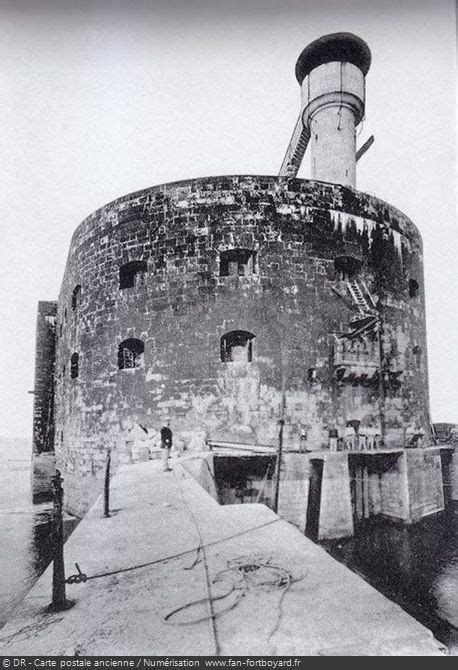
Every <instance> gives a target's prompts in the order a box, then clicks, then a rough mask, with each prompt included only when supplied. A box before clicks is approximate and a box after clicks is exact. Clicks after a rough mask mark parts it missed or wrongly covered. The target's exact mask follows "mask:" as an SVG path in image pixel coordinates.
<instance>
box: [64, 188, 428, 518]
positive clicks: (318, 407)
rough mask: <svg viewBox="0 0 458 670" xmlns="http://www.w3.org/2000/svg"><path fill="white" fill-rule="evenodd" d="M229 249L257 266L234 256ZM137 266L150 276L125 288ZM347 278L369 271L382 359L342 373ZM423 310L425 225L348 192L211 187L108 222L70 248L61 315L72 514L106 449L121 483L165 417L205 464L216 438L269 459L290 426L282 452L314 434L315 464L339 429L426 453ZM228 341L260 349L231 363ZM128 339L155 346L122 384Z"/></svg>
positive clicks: (361, 351) (354, 356)
mask: <svg viewBox="0 0 458 670" xmlns="http://www.w3.org/2000/svg"><path fill="white" fill-rule="evenodd" d="M348 245H350V246H348ZM350 248H351V249H352V251H351V253H350V251H349V249H350ZM231 249H232V250H234V249H241V250H243V254H242V256H243V258H244V259H245V261H246V262H245V263H241V264H239V265H237V263H236V262H233V256H231V254H229V255H227V254H226V256H224V252H227V251H228V250H231ZM348 254H350V256H348ZM347 257H348V258H350V260H351V259H352V258H353V257H354V258H356V260H355V261H354V263H350V262H349V261H348V263H347V262H346V261H345V258H347ZM337 258H338V259H339V261H338V263H335V260H336V259H337ZM231 259H232V260H231ZM342 259H344V261H345V262H343V261H342ZM132 261H141V262H143V263H146V272H139V273H138V274H136V275H135V278H134V282H133V286H132V287H131V288H123V289H120V288H119V275H120V268H121V266H123V265H125V264H126V263H129V262H132ZM347 266H348V267H358V268H360V269H359V270H358V275H357V278H358V280H359V281H361V282H364V285H365V286H366V287H367V289H368V291H369V294H370V296H372V298H373V300H374V302H375V304H376V306H377V310H378V313H379V314H380V316H381V320H382V323H383V326H382V330H383V333H382V338H381V347H380V348H379V347H378V346H375V345H374V335H372V336H371V337H367V336H364V337H363V338H362V339H361V344H360V346H359V345H358V346H356V345H355V347H353V348H351V347H350V349H348V348H347V349H346V350H345V352H344V353H343V354H342V353H341V354H340V355H341V358H337V359H335V355H334V348H335V343H336V338H337V340H338V339H339V337H340V336H341V335H343V334H344V333H347V332H348V331H349V328H350V325H349V324H350V322H352V321H354V320H355V319H357V318H358V316H360V314H359V311H358V308H357V306H356V305H355V303H354V302H352V299H351V296H350V295H349V292H348V287H347V284H346V282H345V281H344V280H343V279H342V268H344V269H345V267H347ZM138 267H142V265H141V264H140V265H138ZM411 279H414V280H415V282H416V285H417V286H418V290H417V293H416V294H415V295H413V296H411V293H412V285H411V284H409V281H410V280H411ZM123 281H125V277H124V279H123ZM409 286H410V288H409ZM79 287H80V288H79ZM413 293H415V291H413ZM423 293H424V291H423V269H422V244H421V239H420V235H419V233H418V231H417V229H416V228H415V226H414V225H413V224H412V222H411V221H409V219H407V217H405V216H404V215H403V214H402V213H401V212H399V211H398V210H396V209H395V208H393V207H391V206H390V205H388V204H386V203H384V202H383V201H381V200H378V199H377V198H375V197H373V196H370V195H366V194H363V193H359V192H357V191H354V190H353V189H351V188H345V187H342V186H339V185H332V184H327V183H322V182H313V181H306V180H299V179H291V180H286V179H279V178H276V177H261V176H253V177H251V176H243V177H242V176H230V177H212V178H208V179H195V180H189V181H185V182H177V183H174V184H166V185H163V186H157V187H153V188H150V189H146V190H144V191H140V192H137V193H133V194H130V195H127V196H124V197H122V198H120V199H118V200H116V201H114V202H113V203H110V204H108V205H106V206H105V207H103V208H101V209H100V210H98V211H97V212H95V213H94V214H92V215H91V216H89V217H88V218H87V219H86V220H85V221H84V222H83V223H82V224H81V225H80V226H79V228H78V229H77V230H76V232H75V234H74V236H73V240H72V244H71V248H70V253H69V257H68V261H67V267H66V270H65V275H64V279H63V284H62V289H61V292H60V296H59V303H58V317H57V318H58V327H57V332H58V336H59V337H58V343H57V358H56V396H55V398H56V437H57V439H56V454H57V460H58V464H59V465H60V466H61V467H62V468H63V469H64V470H65V471H66V472H65V473H64V476H65V477H66V485H67V489H66V491H67V501H68V505H69V506H70V507H71V508H72V509H73V511H78V510H79V511H84V508H85V507H87V504H88V500H87V499H86V498H87V496H86V494H80V492H81V491H83V490H84V491H87V492H90V491H91V482H92V481H93V480H94V479H97V478H98V477H99V473H100V470H101V469H102V468H103V464H104V462H105V455H106V451H107V449H108V448H110V449H111V450H112V454H113V461H112V462H113V467H114V468H116V467H117V462H118V460H119V459H121V460H126V455H125V451H126V440H127V438H128V431H129V430H130V429H131V427H132V425H133V424H138V425H140V426H144V427H146V428H147V429H148V430H151V429H156V430H157V429H158V428H159V427H160V426H161V424H162V422H163V421H164V419H165V418H166V417H170V418H171V423H172V428H173V429H174V433H175V435H176V436H177V437H180V438H181V439H182V440H183V441H184V443H185V444H186V446H190V445H191V443H192V445H194V444H197V445H198V448H202V446H203V445H204V443H205V438H207V437H211V438H213V439H218V438H219V439H225V440H233V441H239V442H244V443H259V444H272V445H275V444H276V441H277V433H278V419H279V417H280V415H281V412H282V411H283V413H284V419H285V427H284V442H285V448H286V449H288V448H291V447H296V448H297V447H298V446H299V443H300V440H301V436H302V435H304V433H305V434H306V435H307V448H308V449H312V450H322V449H328V448H329V432H330V430H334V431H336V434H337V435H338V436H339V437H341V436H344V435H345V430H346V425H347V422H348V421H349V420H357V421H359V422H360V432H364V431H363V428H366V427H367V428H368V429H370V430H371V431H372V433H371V434H372V435H375V436H377V435H378V437H377V439H380V436H381V435H383V433H385V443H386V444H388V445H389V446H402V445H404V444H405V443H406V441H410V440H411V439H418V435H426V436H428V434H429V425H430V420H429V401H428V380H427V368H426V340H425V328H424V299H423ZM352 327H353V326H352ZM353 328H354V327H353ZM231 331H243V332H245V333H248V335H250V336H254V337H252V338H251V339H250V344H249V347H250V350H249V357H251V362H248V361H247V359H246V358H245V362H243V361H242V360H233V361H227V360H222V357H223V346H222V345H223V341H225V340H224V337H223V336H225V335H227V334H228V333H230V332H231ZM132 338H136V339H138V340H141V341H142V342H143V343H144V351H143V353H141V355H140V356H139V363H140V365H139V367H137V368H132V369H121V370H120V369H118V361H119V351H118V348H119V345H120V344H121V342H124V341H126V340H128V339H132ZM222 338H223V340H222ZM224 346H226V345H224ZM247 347H248V345H247ZM224 351H226V350H224ZM234 351H235V350H234ZM246 351H248V348H246ZM242 353H243V352H242ZM74 354H78V357H77V361H78V376H74V377H72V370H74V366H73V367H72V365H71V357H72V355H74ZM224 355H226V353H224ZM246 355H248V354H246ZM342 355H345V357H346V359H342ZM377 356H379V357H378V358H377ZM349 357H350V358H349ZM347 359H348V360H347ZM350 359H351V360H350ZM336 360H337V361H338V363H337V364H336ZM345 366H347V367H345ZM380 367H381V368H382V370H383V382H382V383H380V380H379V379H378V377H377V375H378V372H377V371H378V370H379V369H380ZM342 368H345V369H344V371H343V372H342V373H339V374H341V377H340V379H339V376H338V375H337V370H338V369H339V370H342ZM355 370H356V371H357V374H356V372H355ZM368 371H369V372H368ZM381 387H383V388H381ZM283 396H284V399H282V398H283ZM282 405H283V410H282ZM415 436H417V437H415ZM374 439H375V438H374ZM94 490H95V489H94ZM83 499H84V500H83Z"/></svg>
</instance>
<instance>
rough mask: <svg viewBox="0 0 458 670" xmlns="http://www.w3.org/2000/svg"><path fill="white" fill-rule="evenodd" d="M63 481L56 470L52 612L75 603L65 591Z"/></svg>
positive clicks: (54, 481)
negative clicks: (68, 597) (68, 598)
mask: <svg viewBox="0 0 458 670" xmlns="http://www.w3.org/2000/svg"><path fill="white" fill-rule="evenodd" d="M63 481H64V480H63V479H62V477H61V476H60V471H59V470H56V474H55V475H54V477H53V478H52V480H51V484H52V489H53V502H54V519H53V535H54V540H55V543H56V547H55V551H54V559H53V564H52V603H51V604H50V605H49V607H48V608H47V609H48V610H49V611H52V612H60V611H62V610H67V609H69V608H70V607H72V606H73V605H74V602H73V601H72V600H67V598H66V593H65V565H64V524H63V518H62V502H63V497H64V490H63V488H62V482H63Z"/></svg>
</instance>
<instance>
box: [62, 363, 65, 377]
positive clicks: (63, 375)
mask: <svg viewBox="0 0 458 670" xmlns="http://www.w3.org/2000/svg"><path fill="white" fill-rule="evenodd" d="M62 377H65V365H63V366H62Z"/></svg>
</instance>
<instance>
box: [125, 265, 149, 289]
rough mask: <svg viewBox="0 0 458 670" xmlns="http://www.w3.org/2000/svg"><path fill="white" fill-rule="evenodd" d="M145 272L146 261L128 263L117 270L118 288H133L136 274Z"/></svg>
mask: <svg viewBox="0 0 458 670" xmlns="http://www.w3.org/2000/svg"><path fill="white" fill-rule="evenodd" d="M143 272H146V261H130V262H129V263H126V264H125V265H121V267H120V268H119V288H120V289H123V288H133V287H134V286H135V278H136V276H137V275H138V274H142V273H143Z"/></svg>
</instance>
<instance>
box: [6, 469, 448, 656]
mask: <svg viewBox="0 0 458 670" xmlns="http://www.w3.org/2000/svg"><path fill="white" fill-rule="evenodd" d="M173 465H174V470H173V471H172V472H162V470H161V468H160V464H159V463H157V462H155V461H150V462H147V463H139V464H137V465H129V466H124V467H123V468H122V469H121V471H120V472H119V474H118V475H117V476H116V477H115V478H114V480H113V482H112V490H111V508H112V510H113V514H112V516H111V517H110V518H108V519H105V518H103V514H102V503H101V501H99V502H98V503H96V505H95V506H94V507H93V509H92V510H91V511H90V512H89V514H88V515H87V516H86V517H85V518H84V520H83V521H82V522H81V523H80V524H79V526H78V527H77V529H76V530H75V532H74V533H73V535H72V536H71V537H70V539H69V540H68V542H67V543H66V545H65V559H66V574H67V575H70V574H73V573H75V572H76V570H75V567H74V564H75V562H76V563H78V564H79V566H80V568H81V570H82V571H83V572H84V573H85V574H86V575H87V576H88V577H90V578H91V577H94V576H96V575H100V574H101V573H106V572H115V574H111V575H108V576H103V577H99V578H96V579H89V580H88V581H86V582H85V583H82V584H72V585H69V586H68V587H67V593H68V597H69V598H70V599H72V600H74V601H75V604H74V606H73V608H72V609H69V610H67V611H65V612H59V613H52V614H50V613H47V612H46V611H45V608H46V606H47V605H48V604H49V602H50V597H51V574H52V570H51V568H49V569H48V570H47V571H46V572H45V574H44V575H43V576H42V577H41V578H40V580H39V581H38V582H37V584H36V585H35V586H34V588H33V589H32V590H31V591H30V592H29V594H28V596H27V597H26V599H25V600H24V602H23V603H22V605H21V607H20V608H19V609H18V611H17V612H16V614H15V616H14V617H13V619H12V620H11V621H10V622H9V623H8V624H7V625H6V626H5V627H4V628H3V630H2V631H0V653H1V654H5V655H6V654H8V655H14V654H16V655H19V654H35V655H38V654H42V655H74V654H77V653H79V654H88V655H114V654H116V655H122V654H133V655H211V654H220V655H258V654H259V655H261V654H262V655H264V654H272V655H309V656H315V655H385V656H387V655H422V656H426V655H431V656H435V655H441V654H442V653H443V650H442V647H441V645H440V644H439V643H438V642H436V641H435V640H434V638H433V637H432V635H431V633H430V632H429V631H428V630H427V629H426V628H424V627H423V626H422V625H420V624H419V623H418V622H416V621H415V620H414V619H413V618H412V617H410V616H409V615H408V614H406V613H405V612H404V611H403V610H402V609H401V608H400V607H399V606H398V605H396V604H394V603H392V602H391V601H390V600H388V599H387V598H385V597H384V596H382V595H381V594H379V593H378V592H377V591H376V590H375V589H373V588H372V587H371V586H369V585H368V584H366V583H365V582H364V581H363V580H362V579H360V578H359V577H358V576H357V575H355V574H354V573H352V572H351V571H350V570H348V569H347V568H346V567H345V566H343V565H341V564H340V563H338V562H337V561H335V560H334V559H333V558H331V557H330V556H329V555H328V554H327V553H326V552H325V551H324V550H323V549H322V548H321V547H319V546H317V545H315V544H313V543H312V542H311V541H310V540H308V539H307V538H305V537H304V536H303V535H302V534H301V533H299V531H297V530H296V529H295V528H294V527H292V526H291V525H290V524H288V523H287V522H285V521H282V520H280V519H279V518H278V517H277V516H276V515H275V514H274V513H273V512H272V511H270V510H269V509H267V508H266V507H264V506H263V505H243V506H242V505H233V506H224V507H220V506H219V505H218V504H217V502H216V501H214V500H213V499H212V498H211V497H210V496H209V495H208V494H207V493H206V492H205V491H204V490H203V489H202V488H201V487H200V486H199V484H197V483H196V482H195V481H194V480H193V478H192V477H191V476H190V475H189V474H188V473H187V472H186V471H185V470H184V469H183V468H182V467H181V466H180V465H179V463H178V462H177V461H175V462H174V464H173ZM199 546H200V547H201V549H198V547H199ZM202 547H203V548H202ZM228 562H229V565H232V570H230V571H228ZM231 562H232V563H231ZM143 564H148V565H146V566H144V567H141V568H137V569H129V570H125V571H122V572H118V571H119V570H124V569H126V568H133V567H135V566H137V565H143ZM238 564H242V565H245V566H246V567H245V568H243V569H241V570H239V571H237V569H236V568H234V565H238ZM262 565H267V566H268V567H267V568H265V567H262ZM269 566H271V567H269ZM273 566H275V567H273ZM272 575H273V576H274V578H275V575H279V579H278V582H277V583H276V584H275V583H274V581H275V579H272ZM261 584H264V585H263V586H261V588H259V587H260V585H261ZM242 586H243V588H242ZM275 587H276V588H275ZM174 611H175V614H173V612H174Z"/></svg>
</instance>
